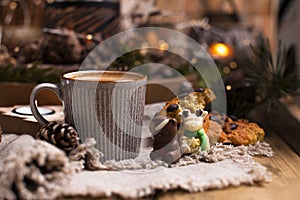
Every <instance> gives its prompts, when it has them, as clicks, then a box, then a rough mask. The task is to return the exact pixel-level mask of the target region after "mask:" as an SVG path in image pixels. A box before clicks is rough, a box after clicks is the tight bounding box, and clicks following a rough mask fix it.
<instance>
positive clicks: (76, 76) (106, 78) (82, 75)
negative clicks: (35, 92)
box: [63, 71, 145, 82]
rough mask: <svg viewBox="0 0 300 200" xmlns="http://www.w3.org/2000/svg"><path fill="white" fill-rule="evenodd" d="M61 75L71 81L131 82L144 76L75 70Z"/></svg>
mask: <svg viewBox="0 0 300 200" xmlns="http://www.w3.org/2000/svg"><path fill="white" fill-rule="evenodd" d="M63 77H64V78H66V79H71V80H73V81H91V82H133V81H138V80H142V79H144V78H145V76H144V75H141V74H137V73H132V72H121V71H77V72H71V73H67V74H64V75H63Z"/></svg>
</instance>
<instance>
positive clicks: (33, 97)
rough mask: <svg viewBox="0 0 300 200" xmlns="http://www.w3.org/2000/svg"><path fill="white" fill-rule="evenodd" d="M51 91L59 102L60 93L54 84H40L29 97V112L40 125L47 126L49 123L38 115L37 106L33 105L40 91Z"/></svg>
mask: <svg viewBox="0 0 300 200" xmlns="http://www.w3.org/2000/svg"><path fill="white" fill-rule="evenodd" d="M45 89H47V90H51V91H53V92H54V93H55V94H56V95H57V96H58V98H59V99H60V100H61V93H60V90H59V88H58V86H57V85H55V84H52V83H41V84H39V85H37V86H35V87H34V88H33V90H32V92H31V95H30V108H31V112H32V114H33V116H34V117H35V119H36V120H37V121H38V122H39V123H40V124H41V125H47V124H49V121H48V120H46V119H45V118H44V117H43V116H42V115H41V114H40V113H39V110H38V108H37V105H36V103H35V100H36V97H37V95H38V93H39V92H40V91H41V90H45ZM61 101H62V100H61Z"/></svg>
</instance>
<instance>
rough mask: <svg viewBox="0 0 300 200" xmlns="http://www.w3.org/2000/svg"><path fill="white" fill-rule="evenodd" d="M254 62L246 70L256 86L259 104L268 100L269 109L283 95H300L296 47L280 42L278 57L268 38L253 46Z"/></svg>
mask: <svg viewBox="0 0 300 200" xmlns="http://www.w3.org/2000/svg"><path fill="white" fill-rule="evenodd" d="M253 53H254V58H253V59H252V61H250V62H251V63H252V64H251V65H250V66H249V67H247V68H246V70H245V72H246V73H245V79H246V81H247V82H248V83H249V84H250V85H251V86H255V87H256V97H257V101H258V102H257V104H262V103H265V102H267V103H268V104H269V109H270V108H272V106H273V105H274V104H276V103H279V99H280V98H281V97H288V96H295V95H299V94H297V93H296V90H297V89H298V88H299V87H300V77H299V75H298V74H297V73H296V69H297V65H296V62H295V60H296V59H295V47H294V46H290V47H288V48H286V47H285V46H284V45H283V44H282V43H281V42H280V43H279V47H278V51H277V56H276V59H274V57H273V56H272V53H271V48H270V43H269V40H268V39H262V41H261V42H260V45H259V46H258V47H257V48H256V49H255V48H253Z"/></svg>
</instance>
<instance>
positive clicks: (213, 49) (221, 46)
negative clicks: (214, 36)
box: [209, 43, 231, 58]
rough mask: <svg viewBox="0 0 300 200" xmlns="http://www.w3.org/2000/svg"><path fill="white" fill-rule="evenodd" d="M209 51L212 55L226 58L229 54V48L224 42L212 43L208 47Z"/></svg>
mask: <svg viewBox="0 0 300 200" xmlns="http://www.w3.org/2000/svg"><path fill="white" fill-rule="evenodd" d="M209 52H210V54H211V55H212V56H213V57H216V58H226V57H228V56H230V54H231V48H230V46H229V45H227V44H225V43H214V44H212V45H211V46H210V47H209Z"/></svg>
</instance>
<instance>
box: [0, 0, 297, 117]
mask: <svg viewBox="0 0 300 200" xmlns="http://www.w3.org/2000/svg"><path fill="white" fill-rule="evenodd" d="M298 8H300V3H299V1H295V0H252V1H251V3H249V1H247V0H114V1H108V0H106V1H104V0H65V1H63V0H2V1H1V2H0V22H1V23H0V41H1V43H0V45H1V49H0V82H1V83H2V84H1V85H2V88H3V91H6V92H7V91H8V90H7V87H9V86H10V85H12V84H10V83H14V84H13V85H16V83H20V84H18V87H21V88H23V87H24V86H25V85H29V86H28V89H24V88H23V89H20V90H21V91H23V92H24V91H26V93H25V94H24V95H19V94H20V93H19V92H15V90H13V89H12V90H9V91H10V93H11V94H8V93H7V94H6V95H3V96H4V97H2V98H1V99H0V104H1V105H11V104H20V103H27V96H28V93H30V91H31V89H32V87H33V85H35V84H37V83H41V82H53V83H57V82H58V81H59V75H60V74H61V73H63V72H66V71H72V70H76V69H78V68H79V66H80V64H81V62H82V61H83V60H84V58H85V57H86V56H87V55H88V53H89V52H90V51H91V50H92V49H93V48H94V47H95V46H97V45H98V44H100V43H101V42H102V41H103V40H105V39H107V38H109V37H111V36H113V35H115V34H117V33H120V32H122V31H125V30H128V29H132V28H138V27H153V26H154V27H165V28H169V29H173V30H176V31H180V32H182V33H184V34H186V35H188V36H189V37H191V38H193V39H194V40H195V41H197V42H198V43H199V44H201V45H202V46H203V47H204V48H205V50H206V51H207V52H208V54H209V55H210V56H211V57H212V59H213V60H214V61H215V63H216V65H217V67H218V69H219V71H220V74H221V76H222V79H223V81H224V86H225V89H226V94H227V103H228V113H230V114H234V115H237V116H245V115H247V114H249V113H250V112H251V111H252V110H253V109H254V108H255V107H257V106H258V105H261V104H266V103H267V104H268V106H267V107H268V108H269V106H272V105H273V104H276V103H278V102H279V100H280V98H281V97H284V98H287V99H296V100H297V95H298V91H299V83H298V82H299V71H300V70H299V64H298V63H299V62H300V60H299V59H300V55H299V54H300V53H299V45H300V44H299V43H300V41H299V40H298V39H297V36H298V33H299V23H297V21H298V19H299V14H298V13H297V10H298ZM149 43H155V44H157V49H147V45H148V44H149ZM144 44H145V49H143V50H137V51H132V52H129V53H127V54H125V55H122V56H121V57H119V58H118V59H116V61H115V62H113V63H112V64H111V65H110V66H108V67H109V69H111V70H130V69H131V68H133V67H135V66H137V65H141V64H143V63H149V62H154V63H161V64H165V65H167V66H170V67H172V68H174V69H175V70H176V71H179V72H180V73H181V74H183V75H184V76H186V77H187V79H188V80H189V81H190V82H191V83H192V85H193V87H194V88H198V87H205V86H206V85H205V82H204V81H203V80H202V78H201V75H199V74H197V73H195V69H194V68H193V62H197V58H196V57H195V55H193V52H190V62H187V61H186V60H184V59H182V58H181V57H179V56H178V55H175V54H173V53H172V52H169V51H168V48H169V44H168V43H166V42H165V41H163V40H160V37H159V35H149V40H148V41H145V42H144ZM126 45H130V44H126ZM105 53H107V54H109V49H108V50H107V52H105ZM105 67H107V66H105ZM152 78H153V79H154V80H158V83H159V81H162V80H164V81H165V80H168V78H169V79H170V80H169V82H170V85H174V82H176V83H177V82H178V80H172V79H171V78H172V75H170V74H168V73H162V72H161V71H155V69H153V77H152ZM1 85H0V89H1ZM185 89H186V88H185V83H184V82H179V83H178V84H177V85H176V90H178V91H179V93H184V92H185ZM152 90H160V88H157V87H154V89H152ZM17 94H18V97H17V98H16V97H14V95H17ZM20 96H24V98H23V99H24V100H23V99H22V98H21V97H20ZM50 96H51V95H50ZM173 96H174V94H173V93H172V92H170V91H167V92H164V93H162V92H155V93H154V94H153V92H152V93H151V94H148V95H147V103H153V102H158V101H165V100H168V99H170V98H171V97H173ZM12 99H13V100H12ZM44 99H45V100H42V101H41V102H42V104H43V102H44V103H45V104H49V103H50V104H52V103H57V99H55V97H54V99H53V100H52V97H51V98H50V97H49V96H48V94H46V95H45V97H44ZM297 102H298V100H297Z"/></svg>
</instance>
